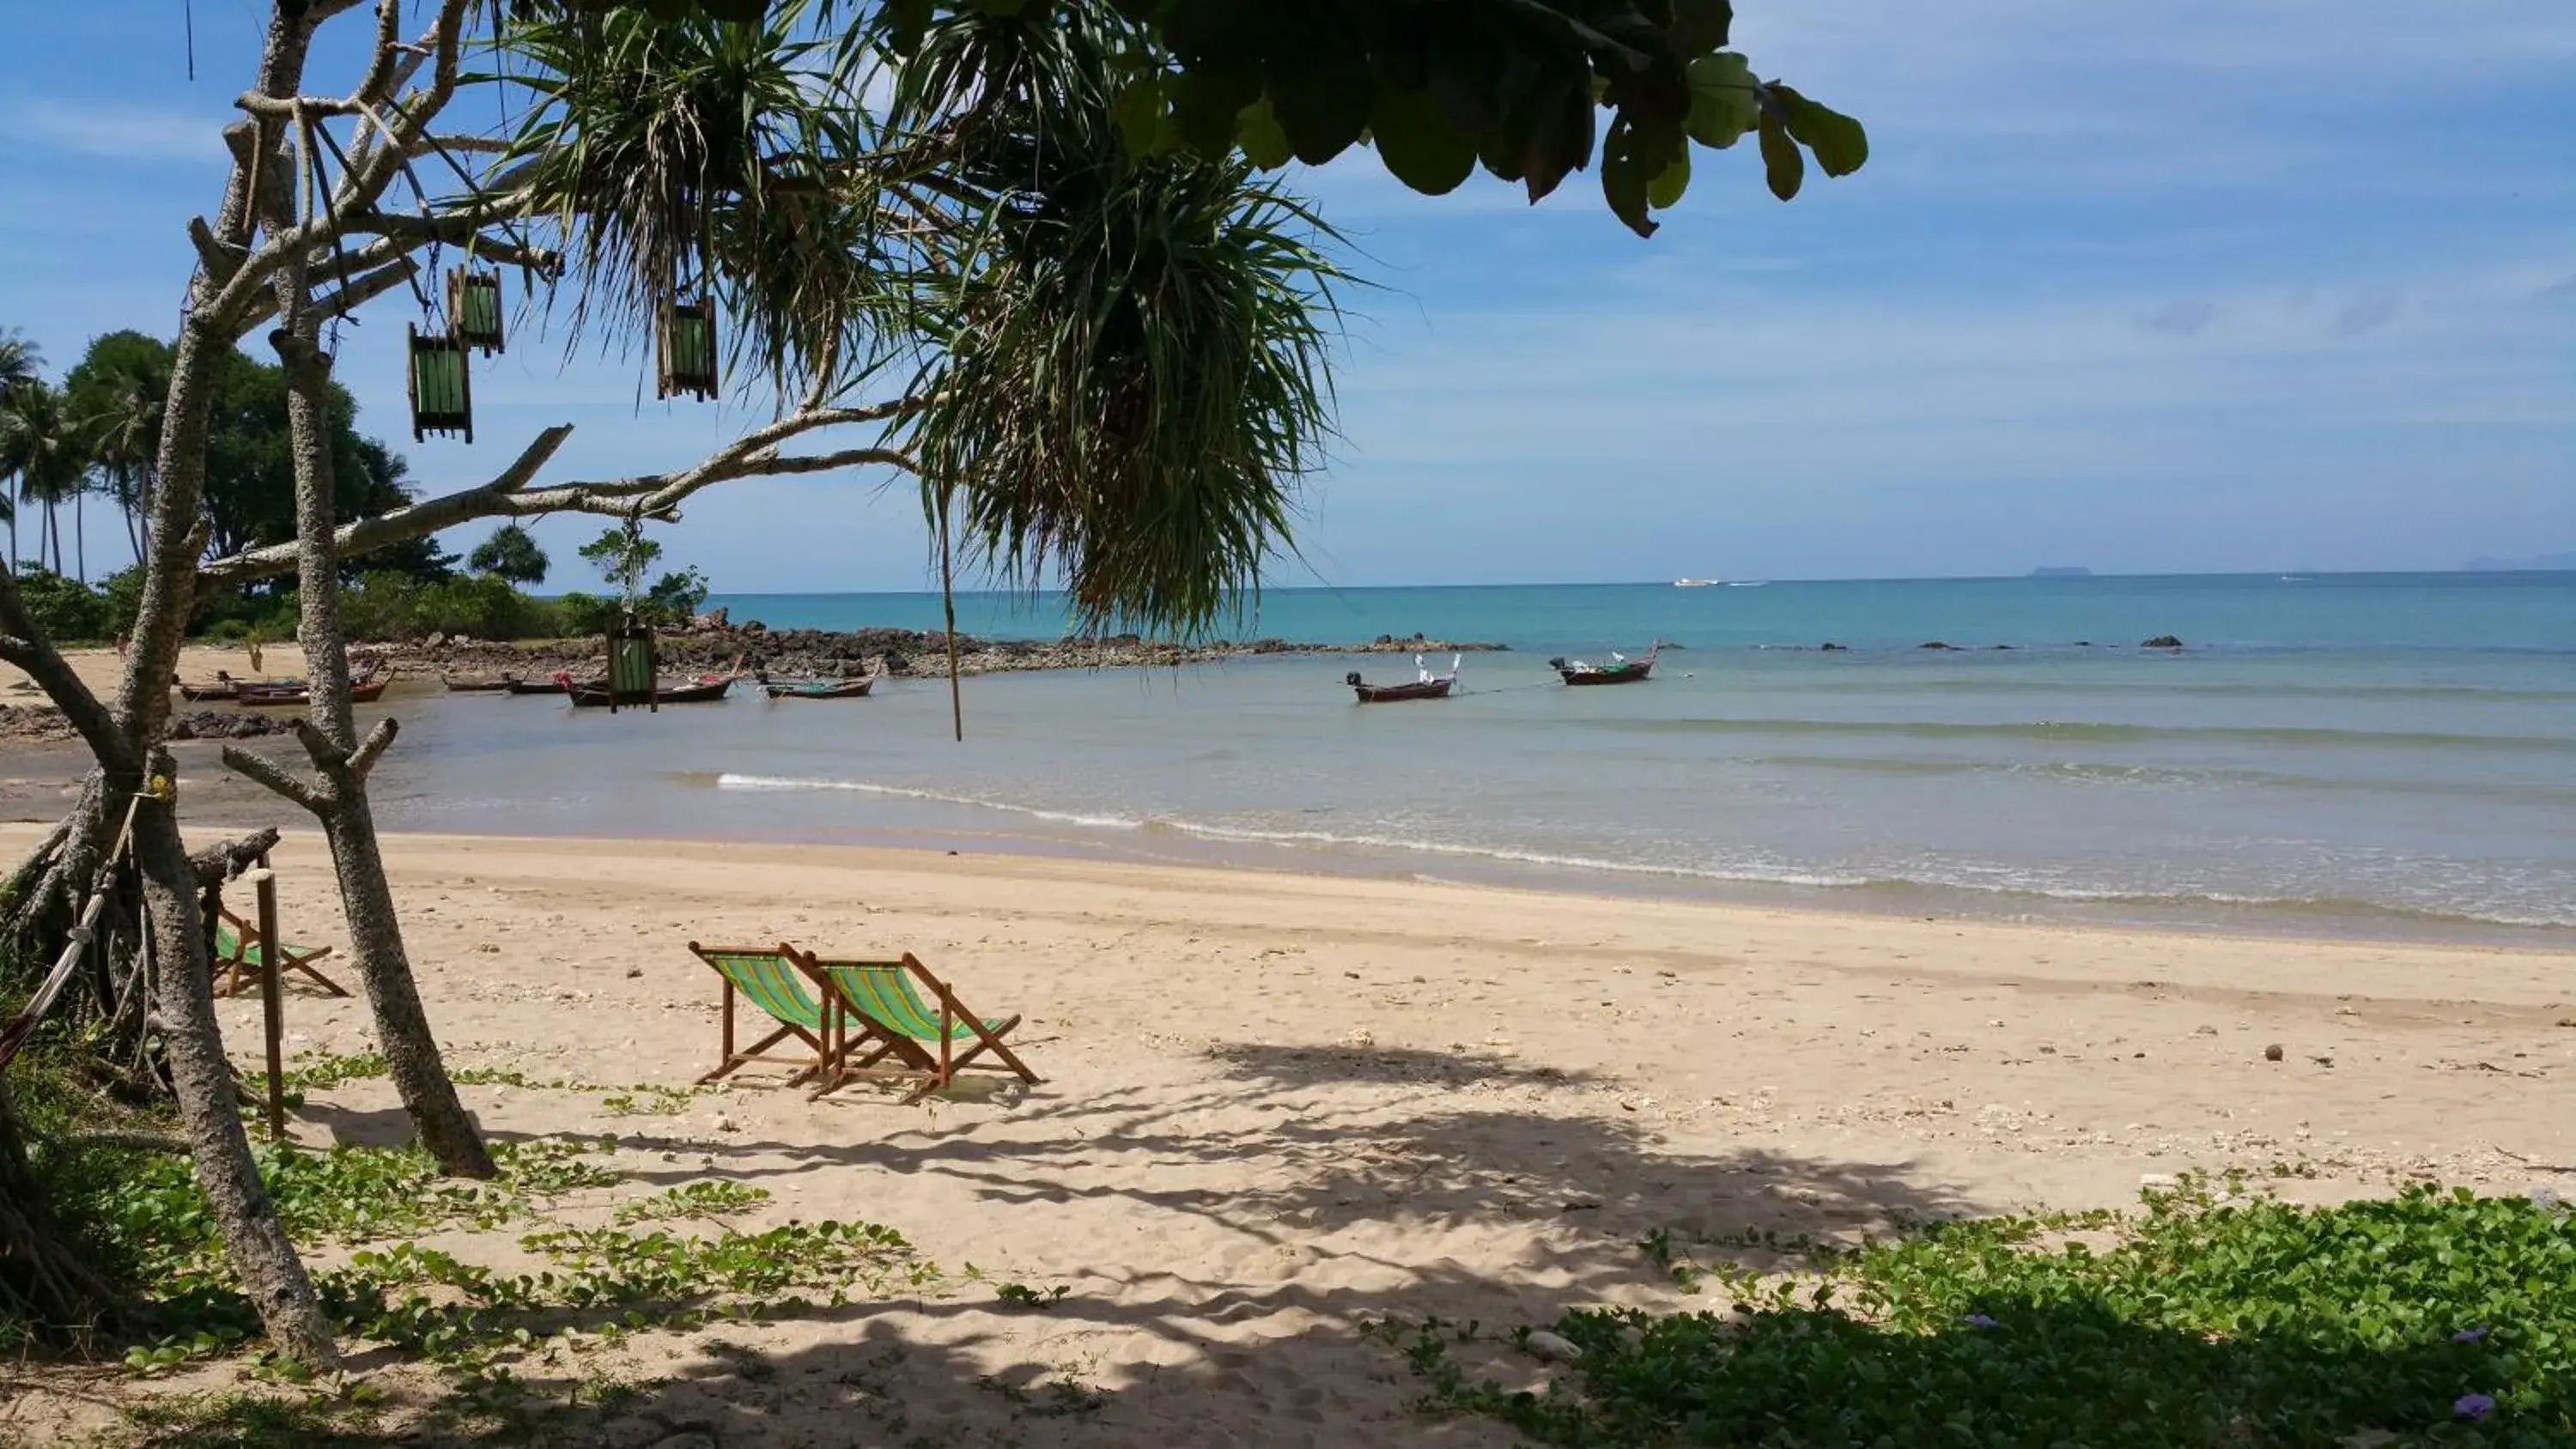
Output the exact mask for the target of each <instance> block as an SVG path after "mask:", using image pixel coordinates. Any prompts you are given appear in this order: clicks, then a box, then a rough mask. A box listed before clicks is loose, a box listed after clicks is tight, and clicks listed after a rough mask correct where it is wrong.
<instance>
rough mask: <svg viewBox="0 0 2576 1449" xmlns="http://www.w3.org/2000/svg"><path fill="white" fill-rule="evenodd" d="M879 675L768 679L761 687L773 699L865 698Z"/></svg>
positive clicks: (875, 683)
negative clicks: (863, 677)
mask: <svg viewBox="0 0 2576 1449" xmlns="http://www.w3.org/2000/svg"><path fill="white" fill-rule="evenodd" d="M876 686H877V677H876V676H875V675H873V674H871V675H869V676H868V677H867V678H865V679H767V680H763V681H761V685H760V687H761V688H762V689H763V690H765V691H767V692H768V695H769V697H770V698H771V699H865V698H867V694H868V691H869V690H871V689H874V688H876Z"/></svg>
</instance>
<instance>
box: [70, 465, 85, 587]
mask: <svg viewBox="0 0 2576 1449" xmlns="http://www.w3.org/2000/svg"><path fill="white" fill-rule="evenodd" d="M72 553H73V556H74V557H75V558H78V559H79V560H80V581H81V585H82V587H84V588H86V587H88V585H89V490H88V489H86V488H84V489H82V490H81V491H80V492H78V493H75V494H73V495H72Z"/></svg>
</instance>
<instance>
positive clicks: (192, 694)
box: [179, 684, 241, 704]
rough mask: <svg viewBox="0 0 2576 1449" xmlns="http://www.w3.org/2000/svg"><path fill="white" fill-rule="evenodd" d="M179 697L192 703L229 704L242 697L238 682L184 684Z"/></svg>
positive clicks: (180, 687)
mask: <svg viewBox="0 0 2576 1449" xmlns="http://www.w3.org/2000/svg"><path fill="white" fill-rule="evenodd" d="M179 697H180V698H181V699H184V700H186V701H187V702H188V703H190V704H228V703H230V702H231V701H233V700H236V699H239V698H241V686H240V685H238V684H183V685H180V686H179Z"/></svg>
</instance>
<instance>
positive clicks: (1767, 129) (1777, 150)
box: [1762, 111, 1807, 201]
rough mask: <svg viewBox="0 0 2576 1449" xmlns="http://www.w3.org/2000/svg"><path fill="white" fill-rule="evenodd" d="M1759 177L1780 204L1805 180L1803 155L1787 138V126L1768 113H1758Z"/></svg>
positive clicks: (1793, 142)
mask: <svg viewBox="0 0 2576 1449" xmlns="http://www.w3.org/2000/svg"><path fill="white" fill-rule="evenodd" d="M1762 176H1763V179H1764V180H1766V181H1768V182H1770V183H1771V194H1772V195H1773V196H1776V197H1778V198H1780V199H1781V200H1782V201H1787V200H1789V199H1790V198H1791V197H1794V196H1796V195H1797V194H1798V187H1799V186H1800V184H1802V183H1803V182H1805V181H1806V179H1807V158H1806V155H1805V153H1803V152H1801V151H1800V150H1799V149H1798V143H1797V142H1795V141H1793V140H1790V139H1789V129H1788V127H1786V126H1784V125H1782V124H1781V123H1780V119H1779V117H1778V116H1776V115H1774V114H1772V113H1771V112H1769V111H1765V112H1763V113H1762Z"/></svg>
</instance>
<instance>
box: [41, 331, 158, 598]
mask: <svg viewBox="0 0 2576 1449" xmlns="http://www.w3.org/2000/svg"><path fill="white" fill-rule="evenodd" d="M138 340H141V339H138ZM129 354H130V355H129ZM168 357H169V353H168V349H167V348H165V347H161V346H159V345H158V344H153V345H152V346H151V347H149V348H148V349H143V350H136V349H124V350H121V351H120V352H119V353H117V354H116V355H112V356H108V357H102V356H101V354H100V347H98V346H93V347H92V348H91V351H90V356H89V357H87V358H85V359H83V360H82V362H81V365H80V366H79V367H76V368H74V369H72V374H71V376H70V378H69V379H67V380H66V382H65V385H64V390H65V391H66V392H67V393H68V394H69V397H70V402H69V406H70V409H71V411H72V413H73V415H74V422H75V423H76V425H77V426H78V427H79V428H80V429H81V433H82V437H83V440H84V443H85V445H86V446H87V449H88V452H89V459H90V465H91V468H92V469H93V470H94V471H95V473H96V475H97V479H98V484H99V489H98V491H100V492H103V493H105V494H106V495H107V496H108V497H110V498H112V499H114V500H115V501H116V505H117V510H118V512H119V513H120V514H122V515H123V517H124V520H125V538H126V542H127V543H128V544H129V545H130V546H131V547H132V548H133V550H134V561H135V562H136V563H141V562H142V561H143V553H144V550H145V549H146V548H147V547H149V545H150V543H151V538H150V534H149V532H148V528H147V524H146V520H147V519H149V518H150V517H151V514H152V489H153V483H154V476H153V468H154V466H155V465H156V463H157V461H158V459H159V457H160V452H161V409H162V404H163V398H164V397H165V396H166V395H167V394H168V392H169V389H170V372H169V365H168Z"/></svg>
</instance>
